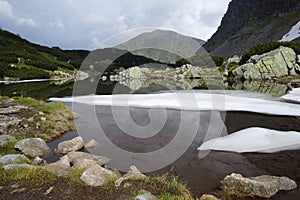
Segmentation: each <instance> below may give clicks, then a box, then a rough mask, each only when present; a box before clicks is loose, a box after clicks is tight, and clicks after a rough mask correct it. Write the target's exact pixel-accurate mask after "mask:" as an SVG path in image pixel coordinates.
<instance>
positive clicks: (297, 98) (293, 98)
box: [280, 88, 300, 104]
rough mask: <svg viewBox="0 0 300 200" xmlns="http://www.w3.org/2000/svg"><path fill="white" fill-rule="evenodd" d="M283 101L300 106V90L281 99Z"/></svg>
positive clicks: (295, 89) (294, 90)
mask: <svg viewBox="0 0 300 200" xmlns="http://www.w3.org/2000/svg"><path fill="white" fill-rule="evenodd" d="M280 98H281V99H283V100H285V101H288V102H294V103H298V104H300V88H294V89H293V90H292V91H290V92H289V93H288V94H286V95H284V96H282V97H280Z"/></svg>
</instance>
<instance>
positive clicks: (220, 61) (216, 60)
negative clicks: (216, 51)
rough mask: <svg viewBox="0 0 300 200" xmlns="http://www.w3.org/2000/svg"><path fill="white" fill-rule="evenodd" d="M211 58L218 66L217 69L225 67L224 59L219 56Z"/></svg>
mask: <svg viewBox="0 0 300 200" xmlns="http://www.w3.org/2000/svg"><path fill="white" fill-rule="evenodd" d="M210 56H211V58H212V59H213V61H214V62H215V64H216V66H217V67H219V66H222V65H223V62H224V59H223V57H221V56H218V55H210Z"/></svg>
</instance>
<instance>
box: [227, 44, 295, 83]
mask: <svg viewBox="0 0 300 200" xmlns="http://www.w3.org/2000/svg"><path fill="white" fill-rule="evenodd" d="M296 60H297V56H296V53H295V52H294V50H293V49H291V48H288V47H279V48H278V49H275V50H273V51H270V52H267V53H265V54H262V55H254V56H251V58H250V59H249V61H248V63H246V64H244V65H241V66H239V67H238V68H236V69H234V70H233V71H232V75H233V76H234V77H235V78H236V79H242V80H259V79H273V78H278V77H283V76H294V75H297V74H299V73H300V67H299V65H298V64H297V61H296Z"/></svg>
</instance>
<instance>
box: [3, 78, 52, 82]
mask: <svg viewBox="0 0 300 200" xmlns="http://www.w3.org/2000/svg"><path fill="white" fill-rule="evenodd" d="M44 81H45V82H46V81H52V79H30V80H18V81H0V83H30V82H44Z"/></svg>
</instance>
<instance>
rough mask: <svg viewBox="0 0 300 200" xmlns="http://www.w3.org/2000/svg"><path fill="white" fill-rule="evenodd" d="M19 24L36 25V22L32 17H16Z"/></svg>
mask: <svg viewBox="0 0 300 200" xmlns="http://www.w3.org/2000/svg"><path fill="white" fill-rule="evenodd" d="M18 25H19V26H24V25H26V26H33V27H34V26H37V24H36V22H35V21H34V20H33V19H32V18H20V19H18Z"/></svg>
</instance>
